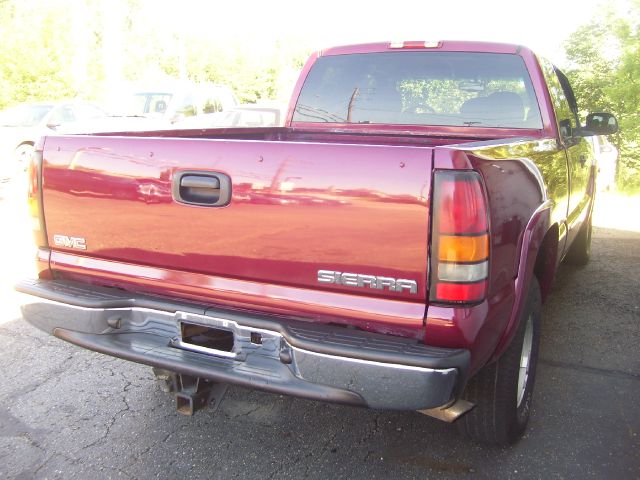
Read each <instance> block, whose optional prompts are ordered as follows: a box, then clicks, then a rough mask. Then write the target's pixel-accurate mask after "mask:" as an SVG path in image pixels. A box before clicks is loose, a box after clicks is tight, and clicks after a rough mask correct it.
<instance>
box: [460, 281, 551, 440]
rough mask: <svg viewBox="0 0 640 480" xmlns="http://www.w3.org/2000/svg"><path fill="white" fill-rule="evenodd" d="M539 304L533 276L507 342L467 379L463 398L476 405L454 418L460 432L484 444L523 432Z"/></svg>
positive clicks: (537, 341)
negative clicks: (499, 351) (490, 360)
mask: <svg viewBox="0 0 640 480" xmlns="http://www.w3.org/2000/svg"><path fill="white" fill-rule="evenodd" d="M541 306H542V297H541V294H540V285H539V284H538V280H537V279H536V278H535V277H533V278H532V279H531V286H530V287H529V292H528V294H527V300H526V304H525V307H524V309H523V311H522V314H521V315H520V319H519V324H518V331H517V332H516V335H515V337H514V338H513V340H512V342H511V345H509V347H508V348H507V350H506V351H505V352H504V353H503V354H502V356H500V358H498V360H497V361H495V362H494V363H492V364H490V365H487V366H486V367H484V368H483V369H482V370H481V371H480V372H478V373H477V374H476V375H475V376H474V377H473V378H472V379H471V380H470V381H469V382H468V383H467V387H466V389H465V392H464V395H463V398H465V399H466V400H468V401H470V402H473V403H475V404H476V408H474V409H473V410H471V411H470V412H469V413H467V414H466V415H464V416H463V417H462V418H460V419H459V420H458V421H457V422H456V425H457V426H458V429H459V430H460V432H461V433H462V434H463V435H465V436H467V437H469V438H471V439H473V440H475V441H477V442H480V443H484V444H491V445H505V444H509V443H513V442H515V441H516V440H517V439H518V438H520V436H522V434H523V433H524V431H525V429H526V426H527V422H528V421H529V415H530V413H531V399H532V397H533V386H534V383H535V377H536V364H537V361H538V350H539V344H540V311H541Z"/></svg>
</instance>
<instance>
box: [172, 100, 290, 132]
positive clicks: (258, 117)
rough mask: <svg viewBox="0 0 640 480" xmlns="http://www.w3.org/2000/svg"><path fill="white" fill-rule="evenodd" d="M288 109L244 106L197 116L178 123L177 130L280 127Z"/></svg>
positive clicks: (276, 106) (282, 107)
mask: <svg viewBox="0 0 640 480" xmlns="http://www.w3.org/2000/svg"><path fill="white" fill-rule="evenodd" d="M286 112H287V110H286V107H285V106H281V105H274V104H271V103H268V104H259V103H255V104H244V105H238V106H237V107H234V108H231V109H229V110H226V111H224V112H219V113H213V114H208V115H196V116H194V117H189V118H186V119H184V120H183V121H181V122H178V123H176V125H175V128H185V129H190V128H194V129H195V128H217V127H279V126H282V125H283V124H284V120H285V116H286Z"/></svg>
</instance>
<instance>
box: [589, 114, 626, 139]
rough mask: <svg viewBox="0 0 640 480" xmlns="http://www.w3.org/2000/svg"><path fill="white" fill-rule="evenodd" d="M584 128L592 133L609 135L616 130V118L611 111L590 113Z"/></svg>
mask: <svg viewBox="0 0 640 480" xmlns="http://www.w3.org/2000/svg"><path fill="white" fill-rule="evenodd" d="M584 130H586V131H587V132H589V133H591V134H593V135H611V134H613V133H616V132H617V131H618V120H616V117H615V116H614V115H612V114H611V113H603V112H599V113H590V114H589V115H587V124H586V125H585V126H584Z"/></svg>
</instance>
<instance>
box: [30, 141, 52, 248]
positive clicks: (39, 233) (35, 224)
mask: <svg viewBox="0 0 640 480" xmlns="http://www.w3.org/2000/svg"><path fill="white" fill-rule="evenodd" d="M41 169H42V151H35V152H33V154H32V155H31V159H30V160H29V170H28V176H29V185H28V190H27V203H28V205H29V216H30V217H31V224H32V227H31V228H32V231H33V239H34V241H35V243H36V246H38V247H46V246H47V234H46V231H45V227H44V215H43V211H42V196H41V191H40V189H41V184H40V177H41V176H40V170H41Z"/></svg>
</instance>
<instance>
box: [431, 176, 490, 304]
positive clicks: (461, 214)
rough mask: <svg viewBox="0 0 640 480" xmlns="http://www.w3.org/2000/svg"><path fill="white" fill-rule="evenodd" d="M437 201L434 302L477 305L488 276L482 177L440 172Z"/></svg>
mask: <svg viewBox="0 0 640 480" xmlns="http://www.w3.org/2000/svg"><path fill="white" fill-rule="evenodd" d="M433 199H434V201H433V218H432V221H433V226H432V233H431V242H432V243H431V245H432V250H431V288H430V298H431V301H433V302H446V303H472V302H479V301H481V300H483V299H484V298H485V296H486V293H487V279H488V277H489V219H488V215H487V213H488V212H487V205H486V201H485V196H484V191H483V188H482V179H481V177H480V175H479V174H478V173H477V172H473V171H453V170H452V171H448V170H439V171H436V172H435V175H434V185H433Z"/></svg>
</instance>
